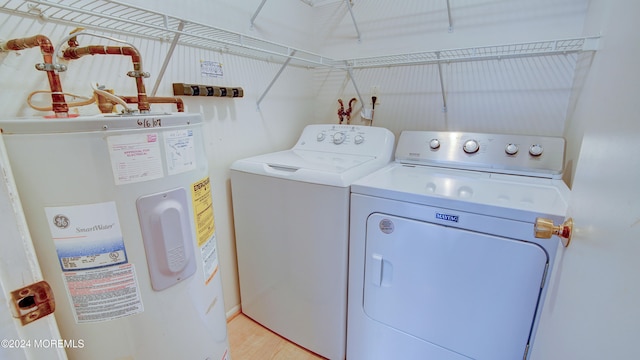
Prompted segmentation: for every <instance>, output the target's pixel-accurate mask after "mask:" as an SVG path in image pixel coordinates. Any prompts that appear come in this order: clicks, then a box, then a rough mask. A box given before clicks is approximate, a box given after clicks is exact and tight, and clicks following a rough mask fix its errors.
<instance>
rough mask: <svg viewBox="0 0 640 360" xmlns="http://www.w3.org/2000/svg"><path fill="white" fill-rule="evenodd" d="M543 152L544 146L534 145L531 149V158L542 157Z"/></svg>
mask: <svg viewBox="0 0 640 360" xmlns="http://www.w3.org/2000/svg"><path fill="white" fill-rule="evenodd" d="M543 151H544V149H543V148H542V145H538V144H533V145H531V146H530V147H529V154H531V156H540V155H542V152H543Z"/></svg>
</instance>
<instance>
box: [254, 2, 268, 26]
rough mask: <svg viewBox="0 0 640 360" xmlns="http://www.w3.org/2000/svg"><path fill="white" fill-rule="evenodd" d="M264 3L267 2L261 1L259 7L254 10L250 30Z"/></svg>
mask: <svg viewBox="0 0 640 360" xmlns="http://www.w3.org/2000/svg"><path fill="white" fill-rule="evenodd" d="M266 2H267V0H262V2H261V3H260V5H259V6H258V8H257V9H256V12H254V13H253V16H252V17H251V28H252V29H253V23H254V21H256V17H258V14H259V13H260V11H262V7H263V6H264V3H266Z"/></svg>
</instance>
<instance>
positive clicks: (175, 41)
mask: <svg viewBox="0 0 640 360" xmlns="http://www.w3.org/2000/svg"><path fill="white" fill-rule="evenodd" d="M182 29H184V21H180V24H178V32H177V33H176V34H175V35H174V36H173V40H172V41H171V45H170V46H169V51H167V55H166V56H165V57H164V62H163V63H162V67H161V68H160V72H158V77H157V78H156V83H155V84H153V90H151V96H156V93H157V92H158V87H160V82H161V81H162V78H163V77H164V73H165V71H167V66H169V61H171V57H172V56H173V52H174V51H175V49H176V45H178V40H179V39H180V34H181V33H182Z"/></svg>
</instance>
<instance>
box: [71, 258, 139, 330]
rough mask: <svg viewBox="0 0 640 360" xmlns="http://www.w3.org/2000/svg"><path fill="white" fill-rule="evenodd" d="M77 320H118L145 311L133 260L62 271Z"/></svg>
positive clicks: (78, 322) (82, 321)
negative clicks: (112, 264) (125, 262)
mask: <svg viewBox="0 0 640 360" xmlns="http://www.w3.org/2000/svg"><path fill="white" fill-rule="evenodd" d="M62 277H63V280H64V283H65V285H66V288H67V292H68V295H69V298H70V300H71V301H70V302H71V304H73V307H72V310H73V316H74V317H75V320H76V323H77V324H81V323H90V322H98V321H107V320H114V319H118V318H121V317H125V316H130V315H134V314H138V313H141V312H142V311H144V308H143V305H142V298H141V297H140V288H139V286H138V281H137V278H136V272H135V267H134V266H133V264H123V265H117V266H111V267H108V268H102V269H94V270H83V271H73V272H66V273H63V274H62Z"/></svg>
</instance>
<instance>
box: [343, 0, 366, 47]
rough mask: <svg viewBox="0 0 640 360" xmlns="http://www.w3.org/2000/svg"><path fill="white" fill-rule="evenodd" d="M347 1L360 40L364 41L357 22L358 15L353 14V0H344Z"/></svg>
mask: <svg viewBox="0 0 640 360" xmlns="http://www.w3.org/2000/svg"><path fill="white" fill-rule="evenodd" d="M344 1H345V2H346V3H347V9H349V14H351V20H353V26H354V27H355V28H356V34H358V42H360V41H362V39H361V38H360V30H359V29H358V23H357V22H356V17H355V16H354V15H353V9H352V8H351V0H344Z"/></svg>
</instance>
